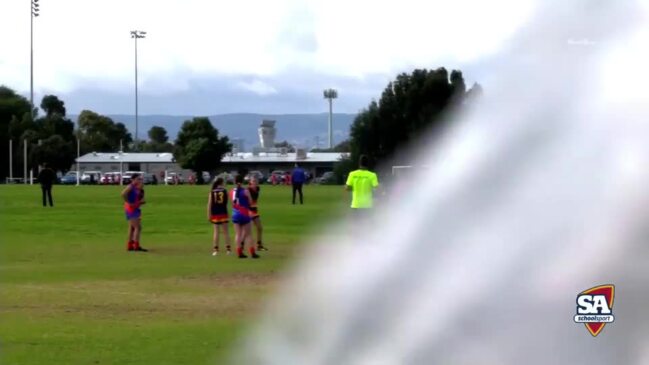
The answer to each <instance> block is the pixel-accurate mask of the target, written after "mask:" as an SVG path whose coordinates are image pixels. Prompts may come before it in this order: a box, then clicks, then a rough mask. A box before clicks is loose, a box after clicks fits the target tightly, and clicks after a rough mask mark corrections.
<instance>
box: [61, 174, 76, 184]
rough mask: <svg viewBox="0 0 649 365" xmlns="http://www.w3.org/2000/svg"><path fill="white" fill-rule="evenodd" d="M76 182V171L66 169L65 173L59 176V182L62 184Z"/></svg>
mask: <svg viewBox="0 0 649 365" xmlns="http://www.w3.org/2000/svg"><path fill="white" fill-rule="evenodd" d="M76 183H77V172H76V171H68V173H67V174H65V175H63V177H62V178H61V184H63V185H75V184H76Z"/></svg>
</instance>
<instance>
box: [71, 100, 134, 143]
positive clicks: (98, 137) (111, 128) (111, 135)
mask: <svg viewBox="0 0 649 365" xmlns="http://www.w3.org/2000/svg"><path fill="white" fill-rule="evenodd" d="M78 123H79V130H80V139H81V150H82V153H88V152H115V151H117V150H119V148H120V140H121V141H122V143H123V146H124V147H128V145H129V144H130V143H131V142H132V141H133V139H132V137H131V134H130V133H129V132H128V130H127V129H126V126H125V125H124V124H123V123H115V122H114V121H113V120H112V119H110V118H109V117H107V116H104V115H100V114H98V113H95V112H93V111H90V110H84V111H82V112H81V114H79V120H78Z"/></svg>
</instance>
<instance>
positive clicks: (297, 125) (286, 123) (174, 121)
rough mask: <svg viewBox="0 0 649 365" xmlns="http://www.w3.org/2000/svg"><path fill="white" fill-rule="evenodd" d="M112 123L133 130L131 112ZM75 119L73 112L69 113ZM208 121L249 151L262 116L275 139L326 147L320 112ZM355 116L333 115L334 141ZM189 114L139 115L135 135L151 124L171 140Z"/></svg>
mask: <svg viewBox="0 0 649 365" xmlns="http://www.w3.org/2000/svg"><path fill="white" fill-rule="evenodd" d="M108 116H109V117H110V118H112V119H113V120H114V121H115V122H122V123H124V124H125V125H126V126H127V127H128V129H129V130H130V131H131V133H132V134H134V132H135V116H134V115H108ZM70 117H71V118H72V120H74V121H76V119H77V115H71V116H70ZM208 117H209V118H210V120H211V121H212V124H214V126H215V127H216V128H218V130H219V133H221V134H225V135H227V136H228V137H230V138H242V139H243V140H244V143H245V149H246V150H248V151H249V150H251V149H252V147H254V146H257V145H259V138H258V136H257V128H258V127H259V124H260V123H261V121H262V119H272V120H276V121H277V123H276V125H275V126H276V128H277V137H276V140H277V141H278V142H281V141H284V140H287V141H289V142H291V143H293V144H295V145H297V146H299V147H306V148H310V147H314V146H315V145H316V136H317V137H319V140H320V143H319V145H320V147H321V148H324V147H326V143H327V118H328V114H327V113H320V114H279V115H271V114H252V113H236V114H220V115H211V116H208ZM355 117H356V115H355V114H342V113H339V114H334V125H333V126H334V143H338V142H341V141H343V140H344V139H346V138H347V137H348V136H349V127H350V125H351V124H352V122H353V121H354V118H355ZM191 118H192V117H190V116H172V115H140V117H139V135H140V139H146V138H147V132H148V131H149V129H150V128H151V127H152V126H153V125H159V126H161V127H164V128H165V129H166V130H167V133H168V134H169V137H170V138H171V139H175V138H176V135H177V134H178V131H179V130H180V126H181V125H182V123H183V122H184V121H185V120H188V119H191Z"/></svg>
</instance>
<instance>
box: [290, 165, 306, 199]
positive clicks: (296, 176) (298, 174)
mask: <svg viewBox="0 0 649 365" xmlns="http://www.w3.org/2000/svg"><path fill="white" fill-rule="evenodd" d="M305 182H306V174H305V173H304V170H302V168H301V167H300V165H298V164H295V168H294V169H293V173H292V174H291V184H292V185H293V204H294V205H295V193H299V194H300V204H304V196H303V195H302V186H303V185H304V183H305Z"/></svg>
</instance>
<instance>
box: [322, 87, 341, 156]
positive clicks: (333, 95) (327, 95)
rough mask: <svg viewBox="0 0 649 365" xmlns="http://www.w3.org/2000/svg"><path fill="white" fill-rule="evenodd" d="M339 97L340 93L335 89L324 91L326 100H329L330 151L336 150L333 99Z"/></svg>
mask: <svg viewBox="0 0 649 365" xmlns="http://www.w3.org/2000/svg"><path fill="white" fill-rule="evenodd" d="M337 97H338V91H336V90H335V89H327V90H325V91H324V98H325V99H327V100H329V149H332V148H334V135H333V99H336V98H337Z"/></svg>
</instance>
